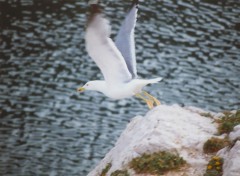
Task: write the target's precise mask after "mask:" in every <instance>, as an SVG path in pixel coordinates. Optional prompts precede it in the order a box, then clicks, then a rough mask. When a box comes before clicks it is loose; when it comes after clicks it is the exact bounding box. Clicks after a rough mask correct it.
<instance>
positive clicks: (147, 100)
mask: <svg viewBox="0 0 240 176" xmlns="http://www.w3.org/2000/svg"><path fill="white" fill-rule="evenodd" d="M135 96H136V97H138V98H140V99H142V100H143V101H145V102H146V103H147V105H148V108H149V109H152V108H153V103H154V101H152V100H149V99H146V98H144V97H143V96H142V95H141V94H139V93H137V94H135Z"/></svg>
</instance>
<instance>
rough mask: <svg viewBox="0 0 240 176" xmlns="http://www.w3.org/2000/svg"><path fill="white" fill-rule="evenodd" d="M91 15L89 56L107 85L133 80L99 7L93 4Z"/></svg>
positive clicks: (88, 44) (87, 42)
mask: <svg viewBox="0 0 240 176" xmlns="http://www.w3.org/2000/svg"><path fill="white" fill-rule="evenodd" d="M90 6H91V12H90V13H91V14H90V18H89V21H88V25H87V30H86V36H85V39H86V48H87V51H88V54H89V55H90V56H91V58H92V59H93V60H94V61H95V63H96V64H97V65H98V67H99V68H100V70H101V72H102V73H103V76H104V78H105V81H106V82H107V83H111V84H112V83H122V82H127V81H130V80H131V79H132V76H131V73H130V72H129V70H128V68H127V64H126V63H125V61H124V58H123V56H122V54H121V53H120V51H119V50H118V49H117V47H116V46H115V44H114V42H113V41H112V39H110V38H109V36H110V32H111V29H110V26H109V22H108V21H107V20H106V19H105V18H104V17H103V15H102V14H101V10H100V7H99V5H97V4H91V5H90Z"/></svg>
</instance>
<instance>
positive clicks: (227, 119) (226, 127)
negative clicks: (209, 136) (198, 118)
mask: <svg viewBox="0 0 240 176" xmlns="http://www.w3.org/2000/svg"><path fill="white" fill-rule="evenodd" d="M217 122H218V123H219V127H218V132H219V134H223V133H230V132H231V131H232V130H233V128H234V127H235V126H237V125H239V124H240V110H237V111H236V113H231V112H224V116H223V117H222V118H220V119H219V120H217Z"/></svg>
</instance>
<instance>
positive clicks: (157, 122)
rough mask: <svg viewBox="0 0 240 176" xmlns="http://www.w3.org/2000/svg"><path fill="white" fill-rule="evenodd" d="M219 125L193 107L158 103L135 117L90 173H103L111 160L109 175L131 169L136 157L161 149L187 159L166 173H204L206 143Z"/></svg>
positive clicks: (189, 175) (179, 175)
mask: <svg viewBox="0 0 240 176" xmlns="http://www.w3.org/2000/svg"><path fill="white" fill-rule="evenodd" d="M216 129H217V125H216V124H215V123H213V119H211V118H208V117H204V116H201V115H200V114H199V113H197V112H194V111H192V110H191V109H185V108H182V107H179V106H176V105H174V106H167V105H161V106H158V107H156V108H154V109H153V110H151V111H150V112H148V113H147V114H146V116H145V117H142V116H137V117H135V118H133V119H132V121H131V122H130V123H129V124H128V125H127V128H126V129H125V130H124V131H123V133H122V134H121V136H120V137H119V139H118V140H117V142H116V144H115V146H114V147H113V148H112V150H111V151H109V153H108V154H106V156H105V157H104V159H103V160H102V161H101V162H100V163H99V165H98V166H97V167H96V168H95V169H94V170H93V171H91V172H90V173H89V174H88V176H98V175H100V174H101V172H102V170H103V169H104V168H105V167H106V165H107V164H108V163H111V164H112V166H111V168H110V170H109V171H108V172H107V175H110V174H111V173H112V172H114V171H116V170H121V169H128V170H129V167H128V163H129V162H130V161H131V160H132V159H133V158H135V157H138V156H141V155H142V154H143V153H153V152H158V151H170V152H174V153H178V154H179V155H180V156H181V157H183V159H184V160H186V161H187V163H188V165H187V167H186V168H184V169H182V170H180V171H171V172H168V173H166V174H165V176H167V175H168V176H174V175H176V176H181V175H188V176H196V175H203V174H204V173H205V170H206V165H207V163H208V161H209V159H210V156H208V155H206V154H204V153H203V144H204V142H206V141H207V140H208V139H209V138H211V137H212V136H214V134H216V132H217V130H216ZM239 166H240V164H239ZM130 172H133V171H130ZM131 175H132V174H131ZM134 175H136V174H134Z"/></svg>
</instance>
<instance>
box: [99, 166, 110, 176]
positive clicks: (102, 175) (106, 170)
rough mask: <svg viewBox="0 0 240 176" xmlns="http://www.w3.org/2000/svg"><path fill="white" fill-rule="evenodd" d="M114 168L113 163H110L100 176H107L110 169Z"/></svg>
mask: <svg viewBox="0 0 240 176" xmlns="http://www.w3.org/2000/svg"><path fill="white" fill-rule="evenodd" d="M111 167H112V164H111V163H108V164H107V165H106V167H105V168H104V169H103V170H102V173H101V174H100V176H106V174H107V172H108V171H109V169H110V168H111Z"/></svg>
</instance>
